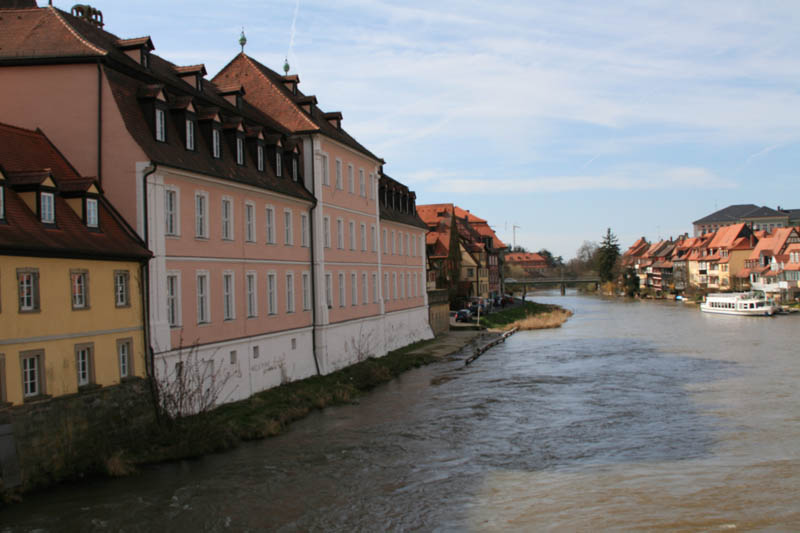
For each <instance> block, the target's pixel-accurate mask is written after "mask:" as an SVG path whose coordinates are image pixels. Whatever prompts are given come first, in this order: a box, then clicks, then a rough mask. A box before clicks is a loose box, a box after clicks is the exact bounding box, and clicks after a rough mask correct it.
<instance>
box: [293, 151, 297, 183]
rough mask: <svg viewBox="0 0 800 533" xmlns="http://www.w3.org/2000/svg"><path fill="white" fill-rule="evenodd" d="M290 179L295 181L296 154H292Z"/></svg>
mask: <svg viewBox="0 0 800 533" xmlns="http://www.w3.org/2000/svg"><path fill="white" fill-rule="evenodd" d="M292 179H293V180H294V181H297V154H295V155H294V156H292Z"/></svg>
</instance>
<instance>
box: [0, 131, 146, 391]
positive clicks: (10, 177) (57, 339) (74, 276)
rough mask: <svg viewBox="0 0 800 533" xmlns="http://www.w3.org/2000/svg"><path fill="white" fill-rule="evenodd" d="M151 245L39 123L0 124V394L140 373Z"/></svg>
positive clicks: (79, 386) (91, 385)
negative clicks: (34, 126) (28, 126)
mask: <svg viewBox="0 0 800 533" xmlns="http://www.w3.org/2000/svg"><path fill="white" fill-rule="evenodd" d="M149 257H150V253H149V252H148V251H147V250H146V249H145V247H144V245H143V243H142V242H141V241H140V240H139V239H138V238H137V237H136V236H135V234H134V232H133V230H132V229H131V228H129V227H128V226H127V225H126V224H125V223H124V222H123V221H122V218H121V217H120V216H119V215H118V214H117V212H116V211H115V210H114V208H113V207H112V206H111V205H110V204H109V203H108V202H107V201H106V199H105V198H104V196H103V195H102V193H101V190H100V189H99V186H98V184H97V181H96V180H94V179H93V178H83V177H81V176H79V175H78V174H77V172H76V171H75V169H74V168H72V167H71V166H70V164H69V163H68V162H67V161H66V160H64V158H63V156H61V154H60V153H59V152H58V151H57V150H56V149H55V148H54V147H53V146H52V145H51V144H50V143H49V141H48V140H47V138H46V137H45V136H44V134H42V133H41V132H38V131H37V132H33V131H29V130H22V129H19V128H14V127H11V126H6V125H2V124H0V401H2V402H5V403H7V404H21V403H25V402H30V401H36V400H42V399H46V398H50V397H56V396H62V395H65V394H73V393H78V392H81V391H84V390H92V389H95V388H97V387H103V386H109V385H114V384H118V383H120V382H121V381H122V380H125V379H126V378H132V377H135V376H139V377H143V376H145V375H147V368H146V358H145V337H144V335H145V329H144V309H143V298H142V294H143V288H144V280H143V279H142V272H143V267H144V266H145V265H146V263H147V260H148V259H149Z"/></svg>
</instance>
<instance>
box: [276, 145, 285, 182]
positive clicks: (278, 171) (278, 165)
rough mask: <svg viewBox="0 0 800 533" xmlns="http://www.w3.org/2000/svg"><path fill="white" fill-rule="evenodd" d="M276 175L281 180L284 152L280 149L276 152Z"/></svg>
mask: <svg viewBox="0 0 800 533" xmlns="http://www.w3.org/2000/svg"><path fill="white" fill-rule="evenodd" d="M275 175H276V176H278V177H279V178H280V177H281V175H283V152H282V151H281V149H280V148H278V149H276V150H275Z"/></svg>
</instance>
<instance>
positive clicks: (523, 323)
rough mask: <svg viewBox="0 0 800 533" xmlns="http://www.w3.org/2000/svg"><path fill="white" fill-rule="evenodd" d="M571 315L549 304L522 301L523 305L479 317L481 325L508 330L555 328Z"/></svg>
mask: <svg viewBox="0 0 800 533" xmlns="http://www.w3.org/2000/svg"><path fill="white" fill-rule="evenodd" d="M571 316H572V311H569V310H567V309H564V308H562V307H559V306H557V305H551V304H540V303H536V302H523V305H521V306H518V307H512V308H511V309H505V310H503V311H498V312H496V313H491V314H489V315H487V316H482V317H481V326H484V327H486V328H490V329H502V330H508V329H512V328H514V327H517V328H519V329H547V328H557V327H560V326H561V324H563V323H564V322H566V321H567V319H568V318H569V317H571Z"/></svg>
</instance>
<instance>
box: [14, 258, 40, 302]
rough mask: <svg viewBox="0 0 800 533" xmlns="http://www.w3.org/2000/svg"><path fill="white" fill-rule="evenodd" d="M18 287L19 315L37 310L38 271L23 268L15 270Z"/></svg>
mask: <svg viewBox="0 0 800 533" xmlns="http://www.w3.org/2000/svg"><path fill="white" fill-rule="evenodd" d="M17 286H18V287H19V310H20V312H21V313H24V312H30V311H38V310H39V270H38V269H36V268H23V269H18V270H17Z"/></svg>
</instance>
